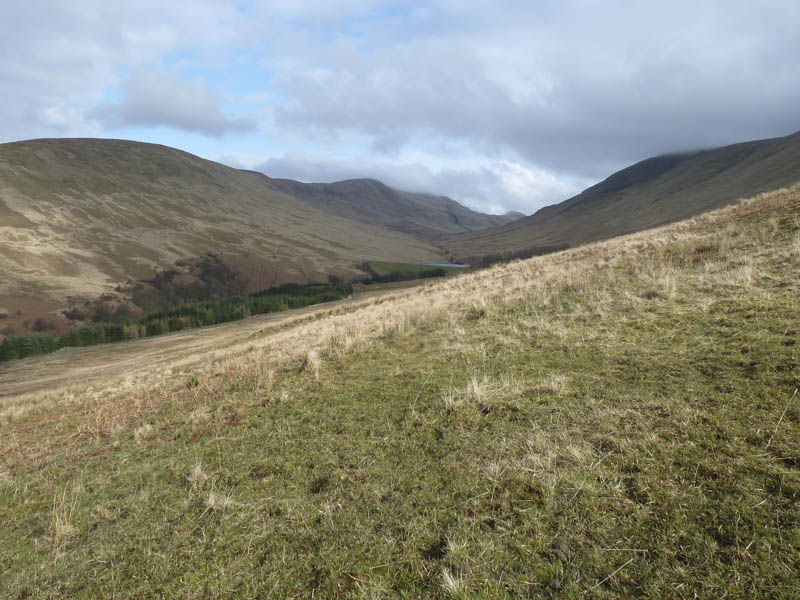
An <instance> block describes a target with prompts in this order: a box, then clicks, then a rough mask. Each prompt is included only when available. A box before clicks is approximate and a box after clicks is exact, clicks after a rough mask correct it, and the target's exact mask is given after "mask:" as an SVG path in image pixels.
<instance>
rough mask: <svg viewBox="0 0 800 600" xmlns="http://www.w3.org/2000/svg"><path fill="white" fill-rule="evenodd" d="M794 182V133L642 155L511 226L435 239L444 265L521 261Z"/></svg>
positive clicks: (798, 138) (797, 151)
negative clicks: (441, 248) (513, 258)
mask: <svg viewBox="0 0 800 600" xmlns="http://www.w3.org/2000/svg"><path fill="white" fill-rule="evenodd" d="M796 181H800V132H798V133H795V134H793V135H790V136H787V137H781V138H774V139H768V140H759V141H753V142H744V143H740V144H733V145H731V146H725V147H723V148H716V149H713V150H704V151H701V152H692V153H686V154H671V155H664V156H657V157H654V158H649V159H647V160H643V161H641V162H639V163H636V164H635V165H633V166H630V167H628V168H626V169H623V170H621V171H618V172H617V173H614V174H613V175H611V176H610V177H608V178H607V179H605V180H604V181H602V182H600V183H598V184H597V185H594V186H592V187H590V188H588V189H587V190H585V191H583V192H582V193H580V194H578V195H577V196H575V197H573V198H570V199H568V200H565V201H564V202H561V203H560V204H555V205H553V206H547V207H545V208H543V209H541V210H539V211H538V212H536V213H534V214H533V215H531V216H529V217H526V218H523V219H519V220H517V221H514V222H513V223H511V224H509V225H506V226H503V227H499V228H493V229H487V230H483V231H479V232H472V233H465V234H461V235H457V236H447V237H446V238H444V239H442V240H440V242H439V243H440V244H441V245H443V246H444V247H445V248H446V249H447V250H448V252H449V253H450V257H451V260H456V261H467V262H481V261H487V260H494V259H497V258H503V257H511V256H526V255H528V256H529V255H532V254H538V253H542V252H547V251H550V250H554V249H559V248H566V247H570V246H576V245H579V244H583V243H586V242H592V241H596V240H601V239H606V238H611V237H615V236H618V235H623V234H626V233H632V232H635V231H639V230H642V229H646V228H649V227H654V226H657V225H663V224H666V223H670V222H672V221H677V220H680V219H685V218H687V217H691V216H693V215H696V214H699V213H702V212H705V211H708V210H711V209H714V208H718V207H721V206H725V205H727V204H731V203H733V202H735V201H736V200H737V199H739V198H742V197H748V196H753V195H755V194H758V193H761V192H766V191H771V190H774V189H777V188H780V187H784V186H787V185H790V184H792V183H795V182H796Z"/></svg>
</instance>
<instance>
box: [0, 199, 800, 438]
mask: <svg viewBox="0 0 800 600" xmlns="http://www.w3.org/2000/svg"><path fill="white" fill-rule="evenodd" d="M772 212H781V213H784V214H785V213H787V212H788V213H789V214H794V215H795V216H794V218H795V220H796V221H797V220H800V216H798V215H800V184H798V185H795V186H793V187H791V188H785V189H781V190H777V191H774V192H770V193H766V194H761V195H759V196H756V197H754V198H750V199H746V200H742V201H741V202H740V203H739V204H737V205H735V206H731V207H727V208H724V209H720V210H716V211H713V212H710V213H706V214H703V215H700V216H698V217H695V218H692V219H689V220H686V221H681V222H678V223H675V224H672V225H668V226H664V227H659V228H657V229H652V230H649V231H644V232H640V233H636V234H631V235H627V236H623V237H620V238H615V239H613V240H608V241H603V242H597V243H593V244H588V245H586V246H581V247H578V248H574V249H570V250H566V251H563V252H559V253H556V254H552V255H547V256H542V257H535V258H531V259H527V260H522V261H515V262H511V263H506V264H501V265H498V266H495V267H493V268H490V269H486V270H482V271H478V272H474V273H469V274H464V275H461V276H458V277H455V278H449V279H446V280H440V281H435V282H427V283H424V284H423V285H421V286H418V287H414V288H411V289H406V290H401V291H397V292H394V293H388V294H385V295H379V296H377V297H365V298H364V299H362V300H360V301H356V302H352V303H349V304H346V305H340V306H336V307H335V308H319V309H311V310H308V311H304V313H303V314H302V315H301V316H296V317H294V316H293V317H290V318H288V319H280V318H278V319H270V320H271V321H275V322H274V323H270V324H269V326H268V327H262V324H261V323H260V322H258V321H253V322H252V323H250V322H247V323H244V324H243V323H236V324H231V325H229V326H228V325H224V326H220V327H218V328H216V329H217V330H218V331H219V335H218V336H216V337H215V338H214V339H213V340H212V341H213V344H214V347H210V348H209V347H203V346H200V345H198V347H197V348H191V351H190V352H186V351H181V350H176V351H174V355H173V356H170V355H165V354H162V353H158V354H156V355H154V356H152V357H149V356H147V354H146V353H145V354H143V355H142V357H141V360H138V359H137V357H136V353H135V352H133V354H132V360H130V361H129V363H128V365H127V367H128V371H127V372H126V373H125V375H124V376H117V377H111V378H109V377H106V376H104V375H103V374H102V369H98V368H97V367H96V366H95V369H96V370H97V371H99V373H98V374H97V375H94V376H91V375H90V374H87V375H88V376H87V378H86V380H85V381H83V382H82V383H80V384H78V385H64V384H57V385H54V386H53V388H52V389H48V390H46V391H37V392H34V393H19V394H16V395H14V396H12V397H7V398H2V399H0V423H10V422H14V421H17V420H19V419H21V418H23V417H24V416H25V415H26V414H28V413H29V412H30V411H44V412H49V411H50V410H51V409H55V408H56V407H59V406H61V407H64V406H71V407H75V406H82V407H88V406H94V407H98V406H99V407H101V408H100V409H98V408H95V409H94V411H95V412H94V413H92V414H90V415H88V418H89V419H90V420H91V421H93V422H94V425H92V426H94V427H101V428H106V429H108V428H111V427H113V426H114V424H115V423H117V422H118V421H119V420H123V421H124V420H125V419H126V418H127V417H128V416H129V415H131V414H136V413H138V411H139V410H140V409H141V408H142V407H143V406H145V405H148V404H150V403H152V402H154V401H156V402H157V401H158V399H159V398H166V397H169V395H170V394H171V393H174V392H175V390H178V389H181V388H182V387H183V384H184V382H185V380H186V377H187V375H188V374H190V373H196V374H200V375H201V376H202V380H203V382H204V385H206V386H208V385H211V382H213V381H214V380H215V379H217V378H221V377H222V376H223V375H226V376H227V375H230V374H231V373H235V372H242V373H249V372H254V371H257V372H263V370H264V369H265V364H266V363H268V364H269V365H270V366H271V368H272V369H275V368H279V367H281V366H285V365H287V364H290V363H296V364H298V365H299V366H303V365H305V366H307V367H308V368H310V369H311V370H313V371H318V370H319V369H320V368H321V366H322V361H323V360H324V356H325V355H326V354H328V353H331V352H334V353H343V352H349V351H352V350H354V349H358V348H360V347H361V345H362V344H363V343H365V342H367V341H369V340H375V339H377V338H379V337H380V336H384V335H392V334H398V333H407V332H408V331H410V330H413V329H414V328H416V327H420V326H422V325H424V324H425V323H426V322H430V321H435V320H440V319H446V320H447V321H448V322H450V323H451V324H452V325H453V327H454V328H457V327H458V323H459V322H461V321H463V320H465V319H467V320H469V319H472V318H477V317H480V316H482V315H485V314H489V313H491V312H492V311H495V310H497V308H498V307H503V306H508V305H510V304H512V303H514V302H518V301H522V300H524V301H531V305H532V306H536V305H539V306H548V305H549V304H551V303H552V302H556V301H558V300H557V299H559V298H562V297H563V295H564V292H567V293H575V294H583V295H586V296H588V297H589V299H590V300H591V301H590V302H588V303H585V304H584V305H583V306H582V308H580V310H584V311H585V310H591V311H593V314H594V316H595V317H597V318H598V320H599V321H602V317H603V314H604V311H605V310H606V307H607V306H608V305H609V303H610V302H611V300H612V298H613V296H614V294H615V293H616V290H617V289H623V288H625V289H630V287H631V286H630V282H631V281H633V280H635V281H637V282H638V284H639V285H640V287H643V288H644V289H643V291H642V294H641V298H637V301H640V300H641V301H642V302H646V301H647V299H648V297H663V298H670V297H672V296H673V295H674V294H675V289H676V286H677V285H678V280H677V279H676V273H677V272H678V270H680V269H681V267H682V266H683V265H685V264H687V263H688V264H696V263H703V262H704V261H706V259H707V258H708V256H710V255H716V256H720V255H721V256H724V257H725V259H726V262H725V263H720V262H719V261H708V262H707V263H706V266H707V268H704V269H701V270H697V269H695V270H693V271H692V272H691V274H690V275H689V276H690V277H693V278H695V279H697V281H695V282H687V281H685V279H684V280H683V285H695V286H700V287H707V288H709V289H714V288H732V287H735V288H736V289H738V290H741V292H740V293H742V294H746V293H750V291H751V289H752V285H751V284H752V282H753V280H754V278H756V277H758V276H759V275H760V273H759V264H760V261H763V260H766V259H767V258H771V255H769V254H768V253H769V252H771V250H765V251H764V252H760V251H759V248H758V247H757V245H755V246H752V247H750V246H748V247H747V248H745V249H744V250H741V249H740V250H738V251H735V252H734V251H732V250H731V249H730V245H731V240H732V239H736V237H737V236H738V235H740V232H739V231H738V229H737V223H739V222H741V221H743V220H745V219H748V218H750V217H751V216H752V215H754V214H769V213H772ZM774 227H777V222H776V221H775V220H774V219H772V220H767V221H766V223H765V225H764V227H763V228H764V229H765V231H766V230H769V229H770V228H774ZM759 235H760V234H759V233H758V231H756V232H755V233H754V234H753V236H754V240H753V243H754V244H757V242H758V236H759ZM676 243H677V246H678V251H677V252H676V251H675V244H676ZM665 248H668V249H669V251H668V252H665V251H664V249H665ZM787 250H788V252H789V254H790V256H787V257H786V259H787V260H797V256H798V255H800V236H798V235H795V237H794V239H793V242H792V244H790V245H789V246H788V247H787ZM681 277H684V278H685V277H686V273H685V272H682V274H681ZM623 284H624V285H623ZM626 293H630V292H626ZM573 308H574V307H573ZM565 309H566V310H572V308H570V307H565ZM522 324H523V325H524V324H527V326H529V327H530V328H531V329H532V330H540V331H548V332H550V333H554V334H556V335H559V334H564V333H565V331H559V328H563V325H560V324H558V323H552V322H548V321H547V320H543V319H541V318H539V316H538V315H537V314H536V312H535V309H533V312H531V314H530V315H529V316H528V318H527V319H526V320H524V321H523V322H522ZM250 329H252V331H249V330H250ZM227 331H231V332H233V335H225V333H226V332H227ZM189 335H191V334H189ZM584 335H589V336H591V335H592V332H591V330H587V331H585V333H584ZM134 343H137V344H138V343H142V342H134ZM145 343H146V341H145ZM142 347H145V346H144V344H143V346H142ZM42 360H43V361H44V364H46V362H47V361H48V360H51V358H50V357H47V358H45V359H42ZM480 385H481V384H480V383H476V386H477V387H478V388H479V387H480ZM540 385H541V386H542V389H548V390H551V391H557V392H559V393H564V392H565V391H566V389H567V388H568V376H567V375H565V374H550V375H549V376H548V377H547V378H546V379H545V380H543V381H542V382H541V384H540ZM70 410H82V409H76V408H70ZM83 410H88V409H83ZM117 413H118V414H117Z"/></svg>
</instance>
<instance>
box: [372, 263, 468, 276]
mask: <svg viewBox="0 0 800 600" xmlns="http://www.w3.org/2000/svg"><path fill="white" fill-rule="evenodd" d="M369 266H370V267H372V269H373V270H374V271H375V272H376V273H377V274H378V275H388V274H389V273H397V272H399V273H422V272H424V271H431V270H433V269H439V268H441V269H444V270H445V271H446V272H448V273H466V272H468V271H471V270H472V269H471V268H469V267H432V266H430V265H420V264H416V263H400V262H382V261H370V263H369Z"/></svg>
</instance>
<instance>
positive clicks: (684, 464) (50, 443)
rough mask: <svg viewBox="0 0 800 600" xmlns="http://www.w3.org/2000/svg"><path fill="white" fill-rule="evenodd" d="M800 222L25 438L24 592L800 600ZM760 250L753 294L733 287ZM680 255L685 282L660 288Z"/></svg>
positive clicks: (3, 509) (3, 504)
mask: <svg viewBox="0 0 800 600" xmlns="http://www.w3.org/2000/svg"><path fill="white" fill-rule="evenodd" d="M781 223H782V222H781ZM787 223H788V225H787V226H786V227H783V226H778V227H772V228H770V227H767V226H763V223H761V222H759V223H756V224H752V225H748V226H747V227H743V226H742V227H741V228H740V229H738V230H737V231H736V232H735V236H734V238H733V242H732V244H733V245H734V248H733V249H732V250H729V251H727V253H726V254H725V255H724V256H723V255H721V253H717V254H716V255H714V254H713V253H712V252H711V251H707V250H706V249H705V246H703V247H702V248H701V247H699V246H698V248H697V249H695V251H693V252H689V253H688V254H687V252H686V248H683V247H681V246H680V242H676V243H675V244H674V245H672V246H668V247H666V248H657V249H655V250H651V251H648V253H645V254H643V255H642V254H640V255H631V256H629V257H626V258H624V259H622V260H620V261H618V262H616V263H615V264H614V265H612V266H610V267H609V269H608V271H601V272H597V273H596V274H595V275H593V276H592V277H591V278H590V279H587V280H584V281H583V282H582V284H580V285H577V284H575V283H574V282H573V283H569V284H565V285H563V286H562V287H560V288H553V289H550V290H546V291H545V292H544V295H542V296H541V297H538V298H533V297H531V298H529V299H524V300H518V301H511V302H509V303H507V304H489V305H487V306H486V307H485V308H483V309H480V310H468V311H465V312H464V313H463V316H458V317H454V318H453V319H450V320H429V321H425V320H423V321H420V322H419V323H418V324H416V325H415V326H411V327H410V328H409V329H408V330H406V331H404V332H399V333H396V334H393V335H385V336H383V337H381V338H380V339H377V340H373V341H371V342H364V343H363V344H362V345H361V346H360V347H359V349H358V350H356V351H354V352H352V353H336V352H333V353H330V354H328V355H325V356H323V357H322V363H321V365H320V367H319V369H318V370H313V369H303V368H300V369H298V367H297V365H290V366H287V367H285V368H283V369H280V370H278V371H276V372H275V373H274V376H273V377H271V378H270V377H266V378H265V377H264V376H263V373H261V372H259V371H242V372H239V373H238V374H234V373H232V374H229V375H227V376H224V377H221V378H218V379H210V378H202V379H200V381H199V382H198V385H196V386H195V385H192V386H189V385H188V384H185V385H181V386H180V388H177V389H174V390H167V391H163V392H157V391H155V390H154V391H153V393H152V396H151V395H150V394H147V395H146V397H142V398H139V399H131V398H120V399H119V402H120V405H121V406H123V407H124V406H125V405H131V406H132V407H133V408H130V410H131V411H132V414H134V415H137V416H134V417H133V419H132V420H131V421H130V422H128V423H126V424H124V426H123V425H119V426H115V425H114V424H113V423H109V422H107V421H104V420H103V418H101V417H100V416H97V413H96V412H94V411H96V410H98V408H97V407H92V406H90V407H87V408H86V409H85V410H69V411H67V410H64V411H61V413H58V412H57V411H56V412H52V411H50V412H49V411H46V410H45V411H43V412H41V413H40V414H38V415H29V416H28V417H26V419H25V420H24V421H22V422H19V423H12V424H10V425H9V426H8V427H7V429H6V432H5V434H4V437H3V442H4V444H3V450H2V455H0V456H1V457H2V463H0V549H2V550H0V595H2V596H4V597H10V598H16V597H28V598H32V597H70V598H73V597H84V598H92V597H131V598H134V597H136V598H138V597H165V598H174V597H242V598H258V597H275V598H285V597H312V596H313V597H367V598H378V597H406V598H420V597H461V598H516V597H534V598H539V597H543V598H550V597H552V598H579V597H597V598H630V597H648V598H695V597H700V598H756V597H758V598H766V597H770V598H786V599H788V598H796V597H798V596H799V595H800V583H798V581H799V580H798V577H797V574H798V572H800V553H799V552H798V550H800V458H798V444H799V443H800V398H798V397H797V396H795V397H793V396H792V393H793V390H794V389H795V388H796V387H797V385H798V381H799V380H800V354H799V353H798V346H797V344H796V342H797V338H798V323H799V322H800V306H798V302H797V293H798V289H797V282H796V273H797V268H798V266H800V251H794V250H787V248H789V247H790V245H791V244H795V246H797V247H798V248H800V244H797V242H796V241H792V240H794V239H795V238H796V236H797V227H796V220H794V221H787ZM747 228H750V230H749V231H748V230H746V229H747ZM732 235H733V234H732ZM754 240H759V246H757V247H756V246H754ZM776 248H782V250H781V251H780V252H778V251H775V249H776ZM698 249H702V252H699V254H698ZM712 250H713V248H712ZM748 252H751V253H752V255H753V256H755V257H756V258H755V259H754V260H756V263H755V264H756V265H757V267H758V268H757V270H756V274H755V276H754V280H752V281H748V282H744V280H739V279H735V278H731V279H730V281H729V283H728V284H724V285H723V284H722V283H721V282H723V281H726V280H724V279H723V278H717V279H716V280H715V281H716V282H717V284H716V285H714V286H709V284H708V282H709V279H708V277H709V276H708V273H710V272H711V271H713V270H714V269H717V268H718V269H719V270H720V272H724V273H727V272H729V271H730V272H731V273H739V270H740V269H741V268H742V267H743V266H747V265H746V264H745V265H742V264H739V263H738V261H739V260H740V259H741V258H742V257H744V256H747V253H748ZM701 255H702V256H703V259H702V260H700V259H696V257H697V256H701ZM705 255H710V256H712V258H706V257H705ZM713 256H715V257H716V258H713ZM686 257H690V258H688V259H687V258H686ZM666 260H669V261H673V262H675V263H676V264H678V268H679V269H680V270H679V271H678V273H679V274H680V277H678V278H677V279H676V280H675V281H673V282H669V281H667V282H664V281H661V280H657V281H653V279H652V277H651V275H652V272H653V270H652V269H651V265H652V264H654V263H653V262H651V261H658V263H659V264H662V263H663V262H664V261H666ZM615 278H616V279H615ZM620 281H625V282H626V284H625V285H624V286H620V285H619V282H620ZM137 403H138V404H137ZM117 408H119V407H117ZM100 409H102V407H101V408H100ZM101 424H102V425H101Z"/></svg>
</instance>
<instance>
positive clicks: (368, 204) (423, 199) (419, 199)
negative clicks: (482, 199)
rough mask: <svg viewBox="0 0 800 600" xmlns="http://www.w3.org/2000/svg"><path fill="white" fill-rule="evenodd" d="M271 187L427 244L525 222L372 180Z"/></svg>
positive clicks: (511, 215)
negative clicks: (425, 240) (443, 237)
mask: <svg viewBox="0 0 800 600" xmlns="http://www.w3.org/2000/svg"><path fill="white" fill-rule="evenodd" d="M270 185H271V186H273V187H274V188H275V189H277V190H280V191H282V192H285V193H287V194H291V195H292V196H295V197H297V198H302V199H303V200H305V201H306V202H308V203H310V204H311V205H312V206H315V207H317V208H320V209H322V210H324V211H326V212H331V213H333V214H336V215H339V216H342V217H346V218H348V219H352V220H355V221H361V222H363V223H369V224H372V225H374V224H382V225H385V226H387V227H389V228H390V229H393V230H397V231H402V232H405V233H410V234H412V235H416V236H422V237H424V238H432V239H436V238H438V237H439V236H441V235H442V234H444V233H463V232H465V231H476V230H479V229H485V228H487V227H493V226H499V225H505V224H506V223H510V222H512V221H515V220H517V219H518V218H520V217H522V216H524V215H522V214H520V213H514V212H512V213H509V214H507V215H486V214H483V213H479V212H475V211H474V210H470V209H469V208H467V207H465V206H461V205H460V204H459V203H458V202H456V201H455V200H451V199H450V198H447V197H445V196H434V195H430V194H411V193H409V192H401V191H398V190H393V189H392V188H390V187H388V186H386V185H384V184H383V183H381V182H380V181H375V180H374V179H350V180H347V181H339V182H336V183H312V184H306V183H299V182H297V181H290V180H286V179H272V180H270Z"/></svg>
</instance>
